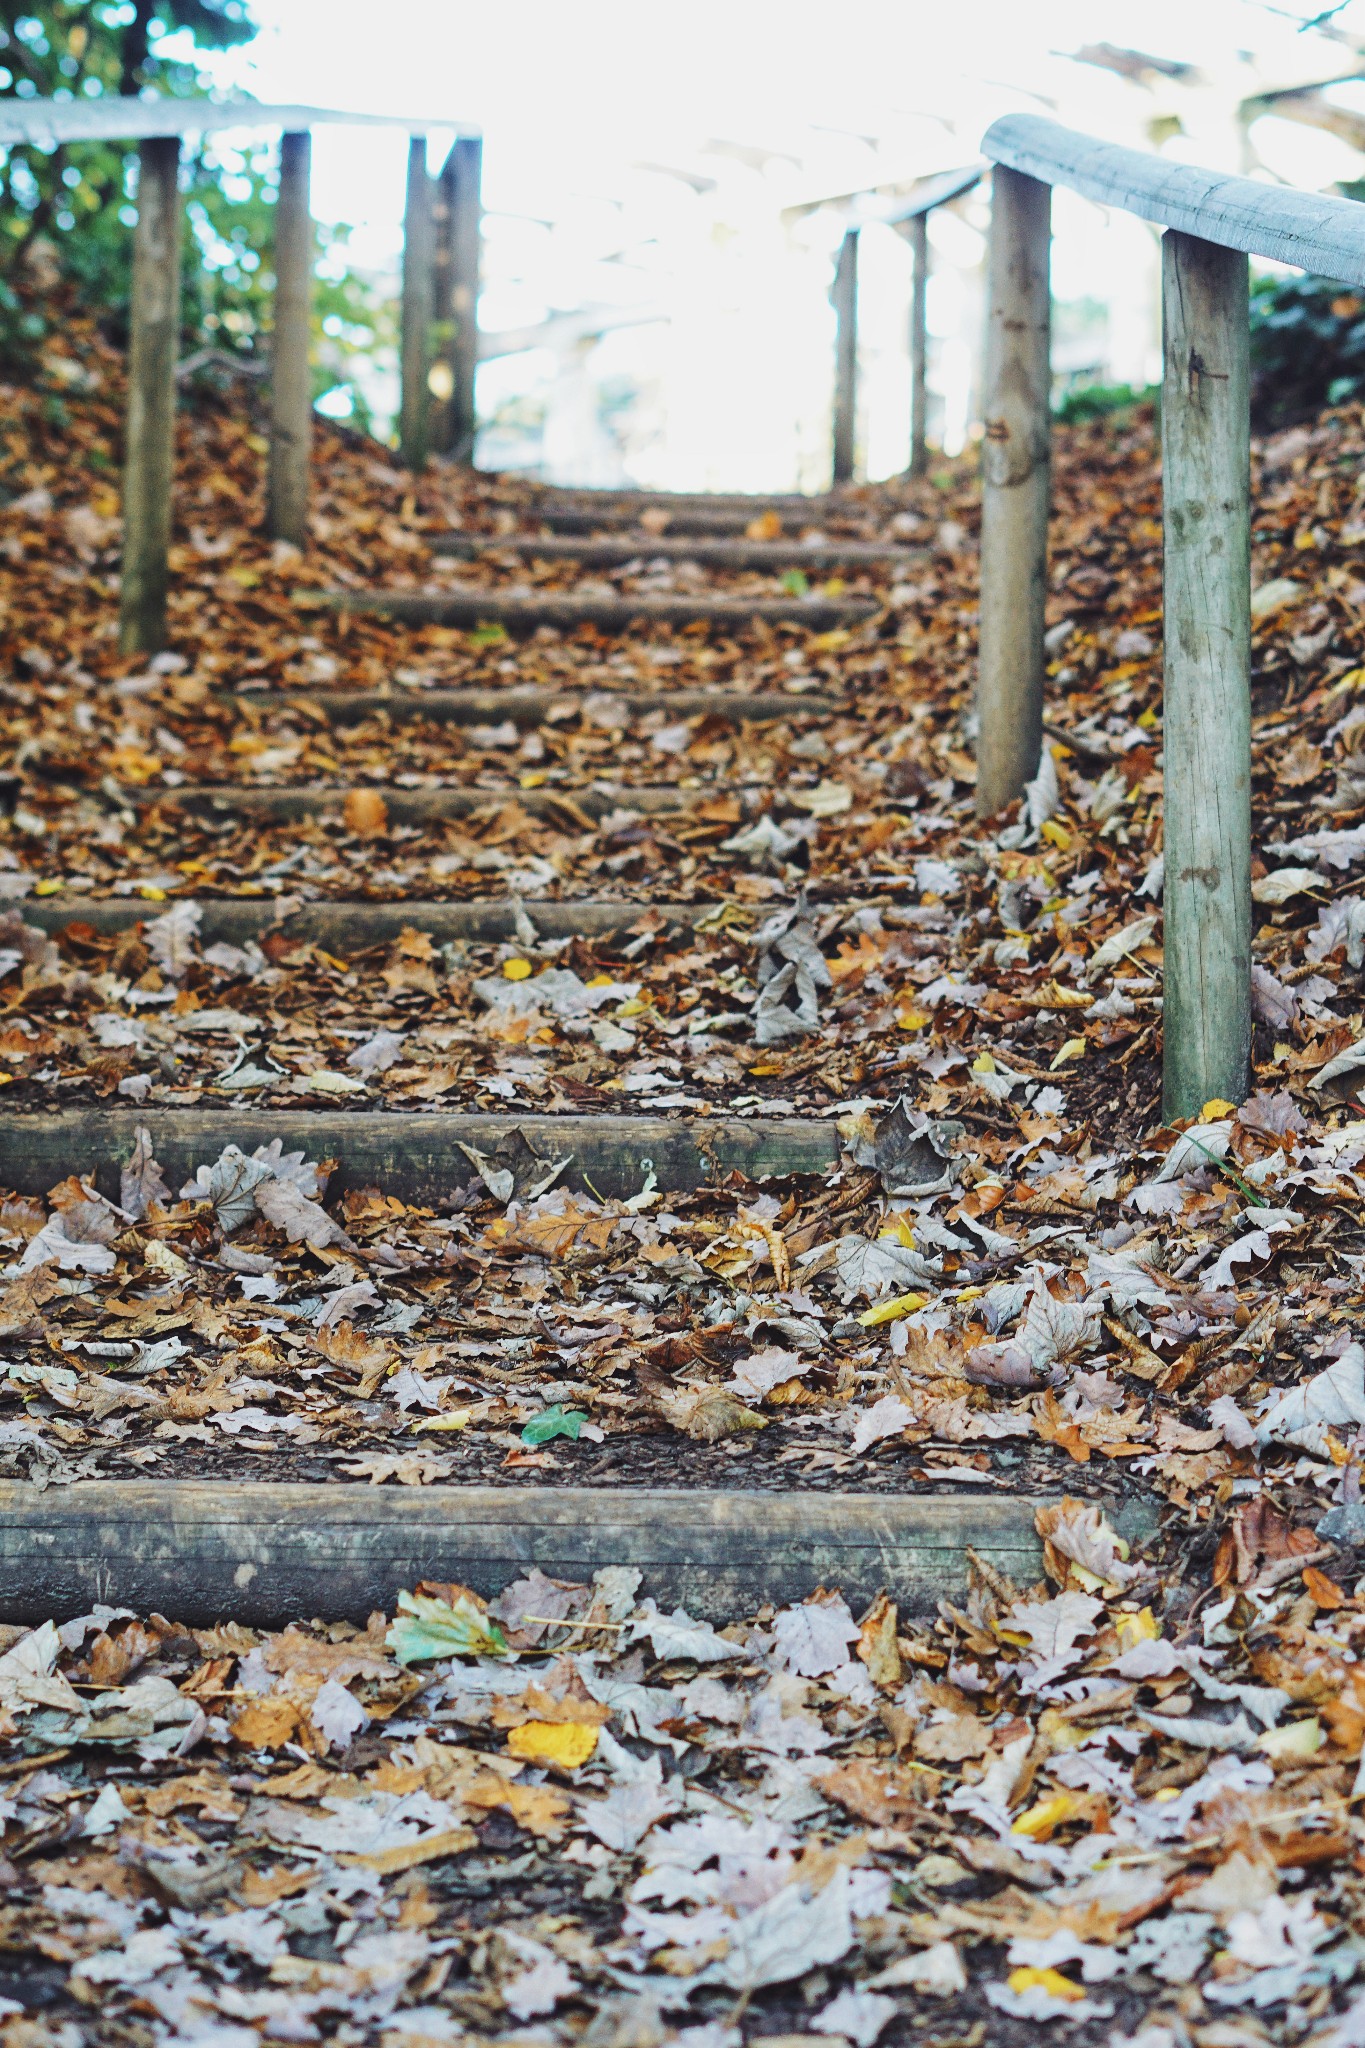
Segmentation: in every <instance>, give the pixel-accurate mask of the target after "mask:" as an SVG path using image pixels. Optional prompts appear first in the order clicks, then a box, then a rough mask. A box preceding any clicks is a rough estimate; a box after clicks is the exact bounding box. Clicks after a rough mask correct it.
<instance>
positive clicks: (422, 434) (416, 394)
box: [398, 135, 432, 470]
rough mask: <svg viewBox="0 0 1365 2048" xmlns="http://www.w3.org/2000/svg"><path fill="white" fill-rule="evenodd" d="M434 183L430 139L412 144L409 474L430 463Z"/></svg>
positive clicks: (406, 255)
mask: <svg viewBox="0 0 1365 2048" xmlns="http://www.w3.org/2000/svg"><path fill="white" fill-rule="evenodd" d="M431 225H432V223H431V180H430V178H429V177H428V176H427V139H426V136H425V135H412V136H409V138H408V182H407V198H406V203H405V206H404V211H403V304H402V325H401V333H400V338H399V375H400V380H401V396H400V401H399V414H398V446H399V450H400V453H401V454H402V458H403V461H404V463H405V464H406V465H407V467H408V468H409V469H412V470H420V469H422V468H424V467H425V464H426V459H427V436H428V411H429V407H430V403H431V393H430V391H429V389H428V385H427V377H428V374H429V371H430V367H431V363H430V349H431V315H432V305H431V282H432V280H431Z"/></svg>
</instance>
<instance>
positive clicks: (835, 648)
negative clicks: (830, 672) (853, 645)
mask: <svg viewBox="0 0 1365 2048" xmlns="http://www.w3.org/2000/svg"><path fill="white" fill-rule="evenodd" d="M806 644H807V646H808V647H809V648H810V651H811V653H812V654H837V653H838V652H839V649H840V648H841V647H847V645H848V634H847V632H846V631H845V629H844V628H843V627H842V626H836V627H835V628H834V631H833V632H832V633H817V634H816V635H815V638H814V639H813V640H809V641H807V643H806Z"/></svg>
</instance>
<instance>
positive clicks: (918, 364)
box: [910, 213, 929, 476]
mask: <svg viewBox="0 0 1365 2048" xmlns="http://www.w3.org/2000/svg"><path fill="white" fill-rule="evenodd" d="M910 249H911V253H912V255H913V257H914V259H915V276H914V282H913V284H912V286H911V290H910V474H911V476H923V475H924V472H925V470H926V469H927V468H928V465H929V442H928V438H927V429H928V424H929V423H928V417H927V414H928V399H929V390H928V374H929V313H928V304H929V298H928V294H929V217H928V215H927V214H923V213H918V214H916V215H915V218H914V219H913V220H912V221H911V223H910Z"/></svg>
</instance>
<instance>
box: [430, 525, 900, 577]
mask: <svg viewBox="0 0 1365 2048" xmlns="http://www.w3.org/2000/svg"><path fill="white" fill-rule="evenodd" d="M431 552H432V553H433V555H443V556H445V557H447V558H448V559H451V560H454V561H460V562H472V561H477V560H478V559H479V557H480V556H483V555H505V554H514V555H524V556H526V557H527V559H528V560H535V561H545V562H572V563H574V564H575V565H576V566H577V567H578V568H580V569H619V568H624V566H625V565H626V563H627V562H634V561H637V560H641V559H643V560H645V561H651V562H657V561H665V562H695V563H696V564H697V567H698V568H699V569H749V570H755V571H758V572H760V573H761V572H762V571H764V570H770V571H771V572H772V573H773V574H774V575H780V574H781V572H782V571H783V570H784V569H805V570H808V571H810V572H811V573H813V574H815V575H824V574H827V573H828V572H830V571H831V570H836V569H864V568H866V569H890V570H893V571H895V570H908V569H912V568H915V567H918V566H922V565H923V563H924V562H925V561H926V560H927V559H928V557H927V555H926V554H925V552H924V551H923V550H922V549H920V550H918V551H915V552H912V551H911V550H910V549H908V548H894V547H883V546H879V545H878V544H877V543H876V542H875V541H849V542H848V543H847V544H846V545H845V546H843V547H840V545H839V544H838V542H837V541H833V542H830V543H829V544H827V545H825V544H822V545H821V546H819V547H807V546H804V545H803V544H802V542H801V541H799V540H785V541H783V540H765V541H742V540H731V541H724V540H719V541H716V540H713V541H706V540H702V541H688V540H679V539H676V538H673V537H671V536H669V535H664V536H662V537H661V536H659V535H657V534H652V533H630V534H625V535H623V536H622V538H621V539H619V540H602V539H596V540H594V539H591V538H589V539H574V538H570V537H559V536H555V537H549V536H546V535H544V534H541V535H538V536H537V535H534V534H524V533H518V534H511V535H506V536H499V537H497V538H491V537H488V536H485V535H480V536H478V537H477V538H471V537H470V536H469V535H468V534H460V533H452V534H442V535H440V536H438V537H437V539H435V540H434V541H433V542H432V545H431Z"/></svg>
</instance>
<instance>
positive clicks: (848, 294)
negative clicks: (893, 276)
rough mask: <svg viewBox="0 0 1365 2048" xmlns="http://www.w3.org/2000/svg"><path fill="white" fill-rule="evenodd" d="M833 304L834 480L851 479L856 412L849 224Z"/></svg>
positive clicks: (854, 254) (854, 249)
mask: <svg viewBox="0 0 1365 2048" xmlns="http://www.w3.org/2000/svg"><path fill="white" fill-rule="evenodd" d="M830 298H831V300H832V302H833V306H834V461H833V469H834V481H835V483H836V484H846V483H851V482H852V480H853V462H854V452H855V450H854V443H855V438H856V427H857V416H858V233H857V230H856V228H850V230H849V231H848V233H847V234H846V235H845V236H844V239H843V241H842V242H841V243H840V244H839V260H838V264H837V266H836V268H835V272H834V289H833V291H832V292H831V293H830Z"/></svg>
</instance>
